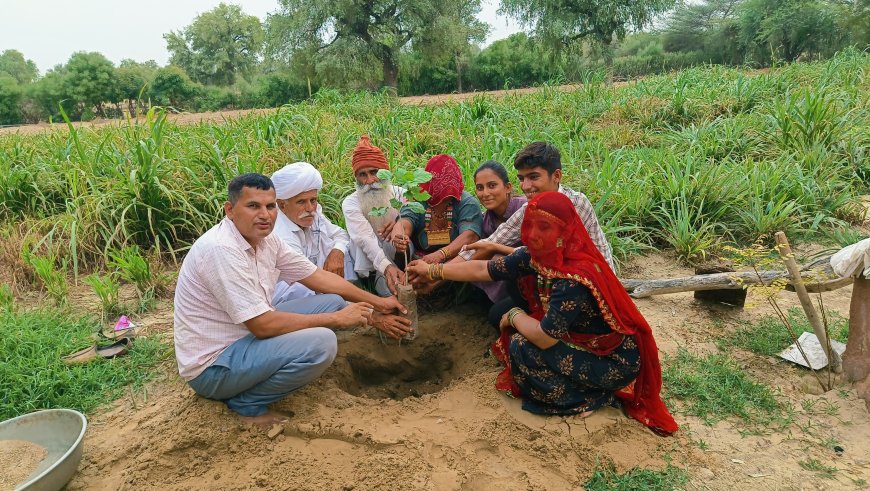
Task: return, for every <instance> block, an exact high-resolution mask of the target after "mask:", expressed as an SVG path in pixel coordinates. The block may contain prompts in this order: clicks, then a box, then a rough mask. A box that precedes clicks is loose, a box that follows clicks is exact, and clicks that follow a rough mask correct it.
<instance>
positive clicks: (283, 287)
mask: <svg viewBox="0 0 870 491" xmlns="http://www.w3.org/2000/svg"><path fill="white" fill-rule="evenodd" d="M272 233H273V234H275V235H277V236H278V237H280V238H281V240H283V241H284V242H285V243H286V244H287V245H289V246H290V247H291V248H292V249H293V250H295V251H296V252H298V253H299V254H302V255H303V256H305V257H306V258H308V260H309V261H311V262H312V263H314V264H315V265H316V266H317V267H318V268H322V267H323V264H324V263H325V262H326V258H327V256H329V253H330V252H332V250H333V249H335V250H338V251H341V252H342V253H343V254H344V256H345V277H347V273H348V272H349V271H347V269H348V268H347V265H348V262H349V254H348V246H349V243H350V237H349V236H348V234H347V231H345V230H344V229H343V228H341V227H339V226H338V225H335V224H333V223H332V222H330V221H329V219H328V218H326V217H325V216H324V215H323V208H322V207H321V206H320V205H317V216H316V217H315V219H314V223H313V224H312V225H311V226H310V227H308V228H302V227H300V226H299V225H296V224H295V223H294V222H293V221H292V220H290V219H289V218H287V216H286V215H284V213H282V212H281V211H278V220H277V223H275V230H274V231H273V232H272ZM314 294H315V292H314V291H312V290H309V289H308V288H307V287H305V285H303V284H301V283H294V284H293V285H288V284H287V283H284V282H283V281H282V282H279V283H278V285H277V286H276V287H275V294H274V296H273V297H272V305H278V304H279V303H281V302H285V301H287V300H292V299H295V298H302V297H307V296H308V295H314Z"/></svg>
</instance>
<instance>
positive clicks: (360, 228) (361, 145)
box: [341, 135, 405, 297]
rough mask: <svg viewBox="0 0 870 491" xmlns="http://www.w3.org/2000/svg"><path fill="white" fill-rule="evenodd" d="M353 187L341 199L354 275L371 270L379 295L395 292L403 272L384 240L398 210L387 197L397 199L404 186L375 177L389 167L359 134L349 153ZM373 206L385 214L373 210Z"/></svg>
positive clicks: (360, 274)
mask: <svg viewBox="0 0 870 491" xmlns="http://www.w3.org/2000/svg"><path fill="white" fill-rule="evenodd" d="M351 168H352V169H353V176H354V181H355V183H356V191H354V192H353V193H351V194H350V195H349V196H348V197H347V198H345V199H344V201H343V202H342V203H341V210H342V212H343V213H344V222H345V224H346V226H347V231H348V234H349V235H350V255H351V258H352V259H353V269H354V272H355V273H356V275H357V276H359V277H363V278H367V277H368V276H369V275H371V274H372V273H374V275H375V291H376V292H377V294H378V295H380V296H382V297H388V296H390V295H394V294H395V293H396V285H397V284H399V283H400V282H401V281H403V280H404V276H405V275H404V273H402V272H401V271H399V268H398V267H396V264H395V263H394V262H393V259H395V256H396V248H395V247H394V246H393V244H391V243H390V242H389V241H388V240H386V239H387V238H388V237H389V233H390V231H391V230H392V229H393V226H394V225H395V220H396V216H397V214H398V210H394V209H391V208H390V199H392V198H396V199H401V197H402V196H403V195H404V194H405V189H403V188H401V187H399V186H393V185H392V184H391V183H390V182H389V181H386V180H383V179H381V178H379V177H378V171H379V170H381V169H384V170H389V169H390V166H389V164H387V157H386V156H385V155H384V152H383V151H382V150H381V149H380V148H378V147H376V146H374V145H372V144H371V142H370V141H369V137H368V135H363V136H362V137H361V138H360V139H359V142H358V143H357V144H356V148H354V150H353V156H352V157H351ZM376 208H381V209H387V212H386V213H385V214H373V213H372V212H373V210H375V209H376Z"/></svg>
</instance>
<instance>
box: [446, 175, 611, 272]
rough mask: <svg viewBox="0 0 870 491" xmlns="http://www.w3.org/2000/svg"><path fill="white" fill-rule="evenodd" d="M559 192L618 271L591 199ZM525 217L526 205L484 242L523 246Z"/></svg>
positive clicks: (466, 255) (464, 254)
mask: <svg viewBox="0 0 870 491" xmlns="http://www.w3.org/2000/svg"><path fill="white" fill-rule="evenodd" d="M559 192H560V193H562V194H564V195H565V196H567V197H568V199H570V200H571V202H572V203H574V209H576V210H577V214H578V215H580V220H582V221H583V225H584V226H586V231H587V232H589V238H590V239H592V243H593V244H595V247H597V248H598V250H599V251H601V255H602V256H604V259H606V260H607V264H609V265H610V267H611V268H612V269H613V270H614V271H616V267H615V265H614V264H613V252H612V251H611V250H610V244H608V243H607V238H605V237H604V232H602V231H601V226H600V225H599V224H598V217H597V216H596V215H595V208H593V207H592V203H590V202H589V199H588V198H586V195H585V194H583V193H578V192H577V191H574V190H572V189H569V188H567V187H565V186H559ZM525 215H526V205H523V207H522V208H520V209H519V210H517V212H516V213H514V214H513V215H511V216H510V218H508V219H507V221H506V222H504V223H502V224H501V225H499V226H498V228H497V229H495V232H493V233H492V235H490V236H489V237H487V238H486V239H483V240H486V241H489V242H495V243H496V244H501V245H506V246H510V247H517V246H519V245H521V242H520V227H521V226H522V224H523V217H524V216H525ZM473 255H474V251H465V252H461V253H460V254H459V256H460V257H462V258H463V259H465V260H466V261H467V260H469V259H471V256H473Z"/></svg>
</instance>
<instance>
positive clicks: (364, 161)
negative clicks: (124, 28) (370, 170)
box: [351, 135, 390, 174]
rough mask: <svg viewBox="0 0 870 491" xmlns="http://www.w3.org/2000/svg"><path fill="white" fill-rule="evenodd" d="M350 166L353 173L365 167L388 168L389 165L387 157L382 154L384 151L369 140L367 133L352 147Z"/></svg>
mask: <svg viewBox="0 0 870 491" xmlns="http://www.w3.org/2000/svg"><path fill="white" fill-rule="evenodd" d="M351 166H352V167H353V173H354V174H356V173H357V172H358V171H359V170H360V169H363V168H365V167H374V168H376V169H387V170H389V169H390V165H389V164H388V163H387V157H386V156H384V152H383V151H382V150H381V149H380V148H378V147H376V146H374V145H372V144H371V142H369V135H363V136H362V137H361V138H360V139H359V141H358V142H357V144H356V148H354V149H353V157H351Z"/></svg>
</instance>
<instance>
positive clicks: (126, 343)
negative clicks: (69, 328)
mask: <svg viewBox="0 0 870 491" xmlns="http://www.w3.org/2000/svg"><path fill="white" fill-rule="evenodd" d="M132 344H133V339H132V338H127V337H124V338H121V339H119V340H117V341H115V342H114V343H112V344H107V345H102V346H100V345H96V344H95V345H93V346H91V347H89V348H85V349H83V350H81V351H76V352H75V353H73V354H71V355H67V356H64V357H63V358H61V360H63V362H64V363H66V364H67V365H75V364H79V363H87V362H89V361H91V360H94V359H97V358H114V357H116V356H123V355H126V354H127V353H128V352H129V351H130V346H131V345H132Z"/></svg>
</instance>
